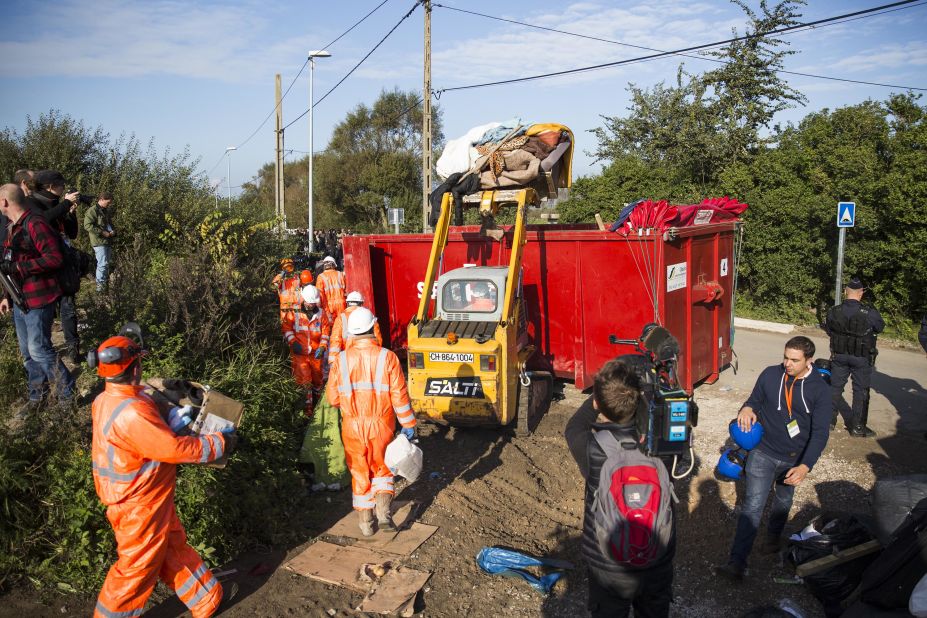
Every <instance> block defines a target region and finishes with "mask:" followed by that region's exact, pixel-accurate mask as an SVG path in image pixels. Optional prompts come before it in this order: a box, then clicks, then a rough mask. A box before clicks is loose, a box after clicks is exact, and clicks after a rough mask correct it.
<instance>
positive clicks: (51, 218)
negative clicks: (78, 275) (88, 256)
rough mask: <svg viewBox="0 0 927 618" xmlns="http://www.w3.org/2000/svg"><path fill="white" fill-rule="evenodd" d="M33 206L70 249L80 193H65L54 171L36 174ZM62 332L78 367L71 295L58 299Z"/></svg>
mask: <svg viewBox="0 0 927 618" xmlns="http://www.w3.org/2000/svg"><path fill="white" fill-rule="evenodd" d="M31 197H32V203H33V205H34V206H35V209H36V211H37V212H38V213H39V214H40V215H42V217H43V218H44V219H45V220H46V221H48V222H49V223H50V224H51V226H52V228H53V229H55V230H56V231H57V232H58V233H59V234H60V235H61V239H62V241H63V242H64V243H65V244H67V245H68V246H70V244H71V242H70V241H72V240H74V239H75V238H77V203H78V201H79V200H80V199H81V194H80V193H79V192H77V191H71V192H69V193H65V188H64V176H62V175H61V172H58V171H55V170H42V171H41V172H37V173H36V174H35V192H34V193H33V194H32V196H31ZM58 312H59V315H60V317H61V330H62V332H63V333H64V345H65V348H66V353H65V358H67V359H68V360H69V361H71V363H73V364H75V365H77V364H79V363H80V361H81V356H80V339H79V337H78V335H77V306H76V305H75V300H74V296H73V295H72V296H64V295H62V296H61V300H59V301H58Z"/></svg>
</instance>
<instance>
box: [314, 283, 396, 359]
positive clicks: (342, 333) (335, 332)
mask: <svg viewBox="0 0 927 618" xmlns="http://www.w3.org/2000/svg"><path fill="white" fill-rule="evenodd" d="M347 301H348V306H347V307H346V308H345V310H344V311H342V312H341V315H339V316H338V317H337V318H335V322H334V324H332V339H331V345H330V346H329V348H328V362H329V364H331V363H333V362H335V356H337V354H338V353H339V352H341V351H342V350H344V349H346V345H347V343H348V342H349V341H350V340H351V339H352V337H351V335H350V334H349V333H348V316H350V315H351V313H352V312H353V311H354V310H355V309H357V308H358V307H362V306H363V305H364V297H363V295H361V293H360V292H356V291H355V292H351V293H350V294H348V299H347ZM373 336H374V337H375V338H376V340H377V344H379V345H383V335H382V334H381V333H380V325H379V324H374V325H373Z"/></svg>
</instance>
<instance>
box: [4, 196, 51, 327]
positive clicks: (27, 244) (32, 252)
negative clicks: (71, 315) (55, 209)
mask: <svg viewBox="0 0 927 618" xmlns="http://www.w3.org/2000/svg"><path fill="white" fill-rule="evenodd" d="M26 234H28V235H29V237H30V238H26ZM58 238H59V237H58V234H57V233H56V232H55V231H54V230H53V229H52V227H51V225H49V223H48V222H47V221H46V220H45V219H43V218H42V217H41V215H38V214H35V213H33V212H32V211H26V213H25V214H24V215H23V216H22V217H20V218H19V221H17V222H16V223H14V224H13V226H12V227H11V228H10V233H9V234H8V235H7V239H6V242H5V243H4V245H3V252H4V254H6V253H7V251H9V250H12V254H13V266H14V267H15V269H16V273H17V274H18V275H19V277H18V279H19V280H20V281H21V282H22V289H23V296H25V297H26V306H27V307H29V308H30V309H38V308H39V307H44V306H45V305H48V304H50V303H53V302H55V301H56V300H58V298H59V297H60V296H61V287H60V286H59V285H58V272H57V271H58V269H59V268H61V265H62V264H64V254H63V253H62V252H61V241H60V240H58Z"/></svg>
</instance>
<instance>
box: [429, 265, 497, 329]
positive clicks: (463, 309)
mask: <svg viewBox="0 0 927 618" xmlns="http://www.w3.org/2000/svg"><path fill="white" fill-rule="evenodd" d="M507 279H508V268H507V267H505V266H469V267H468V266H465V267H463V268H458V269H455V270H452V271H450V272H449V273H446V274H444V275H442V276H441V277H440V278H439V279H438V294H437V299H436V307H435V309H436V311H435V319H438V320H447V321H449V322H461V321H466V322H471V321H472V322H499V321H500V320H502V299H503V298H504V297H505V287H506V280H507Z"/></svg>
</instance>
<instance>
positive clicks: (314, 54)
mask: <svg viewBox="0 0 927 618" xmlns="http://www.w3.org/2000/svg"><path fill="white" fill-rule="evenodd" d="M316 58H331V54H330V53H329V52H327V51H326V50H324V49H317V50H316V51H311V52H309V180H308V192H309V253H312V251H313V250H314V249H315V246H314V245H315V243H314V242H313V241H314V238H313V237H314V232H313V230H312V159H313V152H312V151H313V143H312V118H313V116H314V115H315V114H314V113H313V111H312V103H313V98H312V74H313V73H314V72H315V59H316Z"/></svg>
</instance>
